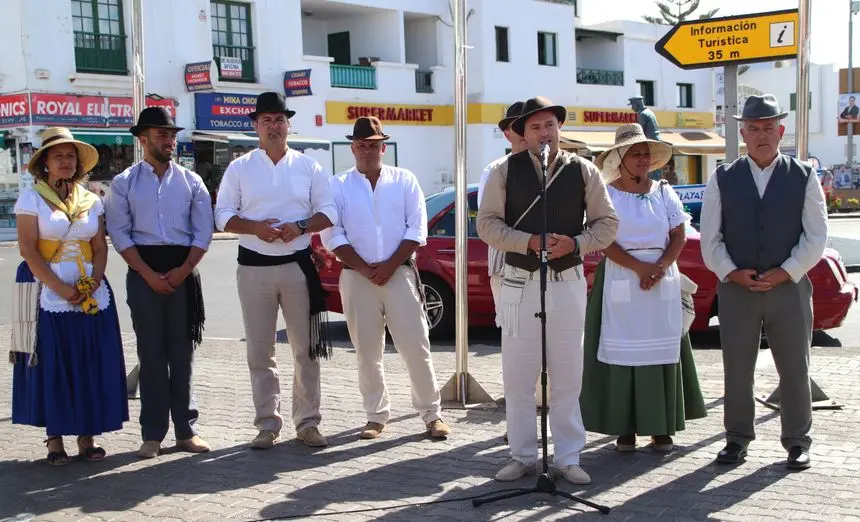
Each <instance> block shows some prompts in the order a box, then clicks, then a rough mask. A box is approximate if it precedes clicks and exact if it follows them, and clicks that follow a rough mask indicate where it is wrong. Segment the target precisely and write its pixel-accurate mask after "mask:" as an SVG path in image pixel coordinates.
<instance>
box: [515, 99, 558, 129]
mask: <svg viewBox="0 0 860 522" xmlns="http://www.w3.org/2000/svg"><path fill="white" fill-rule="evenodd" d="M542 111H551V112H552V113H553V114H555V117H556V118H558V122H559V124H560V125H561V124H563V123H564V122H565V120H567V109H566V108H564V106H562V105H555V104H554V103H553V102H552V101H550V100H549V99H547V98H544V97H543V96H538V97H537V98H530V99H528V100H526V102H525V103H524V104H523V112H522V114H521V115H520V116H519V117H518V118H517V119H515V120H514V122H513V123H512V124H511V128H512V129H513V130H514V132H516V133H517V134H519V135H520V136H522V135H523V131H525V128H526V120H528V119H529V117H530V116H532V115H534V114H537V113H539V112H542Z"/></svg>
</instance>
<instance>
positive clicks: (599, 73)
mask: <svg viewBox="0 0 860 522" xmlns="http://www.w3.org/2000/svg"><path fill="white" fill-rule="evenodd" d="M576 83H584V84H588V85H624V71H605V70H603V69H576Z"/></svg>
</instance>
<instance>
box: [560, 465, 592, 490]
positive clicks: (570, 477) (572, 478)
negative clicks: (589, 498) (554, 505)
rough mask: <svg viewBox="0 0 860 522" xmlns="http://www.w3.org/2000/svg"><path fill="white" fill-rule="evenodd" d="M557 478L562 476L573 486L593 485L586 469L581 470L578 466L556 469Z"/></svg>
mask: <svg viewBox="0 0 860 522" xmlns="http://www.w3.org/2000/svg"><path fill="white" fill-rule="evenodd" d="M556 476H560V477H561V478H563V479H564V480H566V481H568V482H570V483H571V484H576V485H578V486H582V485H585V484H591V477H590V476H589V475H588V473H586V472H585V470H584V469H582V468H580V467H579V466H577V465H576V464H571V465H570V466H565V467H563V468H558V469H556Z"/></svg>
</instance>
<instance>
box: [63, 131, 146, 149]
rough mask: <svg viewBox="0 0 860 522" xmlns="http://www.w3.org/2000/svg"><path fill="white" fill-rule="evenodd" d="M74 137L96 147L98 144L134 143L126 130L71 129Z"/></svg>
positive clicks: (132, 137)
mask: <svg viewBox="0 0 860 522" xmlns="http://www.w3.org/2000/svg"><path fill="white" fill-rule="evenodd" d="M72 134H73V135H74V136H75V138H77V139H79V140H81V141H83V142H85V143H89V144H90V145H93V146H96V147H98V146H99V145H134V136H132V135H131V133H129V132H128V131H96V130H92V131H91V130H85V131H78V130H73V131H72Z"/></svg>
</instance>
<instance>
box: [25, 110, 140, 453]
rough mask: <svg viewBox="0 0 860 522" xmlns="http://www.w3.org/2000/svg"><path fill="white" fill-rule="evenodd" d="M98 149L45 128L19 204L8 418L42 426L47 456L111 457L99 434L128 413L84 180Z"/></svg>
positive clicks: (97, 231)
mask: <svg viewBox="0 0 860 522" xmlns="http://www.w3.org/2000/svg"><path fill="white" fill-rule="evenodd" d="M96 163H98V152H96V149H95V148H94V147H92V146H91V145H89V144H86V143H83V142H80V141H77V140H75V139H74V137H73V136H72V134H71V132H69V130H68V129H65V128H62V127H53V128H49V129H46V130H45V131H44V134H43V135H42V147H41V148H40V149H39V150H37V151H36V153H35V154H33V157H32V160H31V161H30V163H29V167H28V170H29V171H30V173H31V174H32V175H33V177H34V179H35V180H36V183H35V184H34V186H33V188H31V189H26V190H23V191H21V194H20V195H19V197H18V201H17V203H16V204H15V214H16V216H17V223H18V243H19V245H20V250H21V256H22V257H23V258H24V262H22V263H21V265H20V266H19V267H18V273H17V276H16V279H15V281H16V284H15V285H14V290H13V307H12V308H13V317H12V325H13V332H12V353H11V359H12V361H13V363H14V376H13V392H12V422H13V423H15V424H26V425H30V426H38V427H43V428H45V431H46V432H47V436H48V437H47V440H46V444H47V446H48V463H49V464H52V465H55V466H61V465H64V464H66V463H68V461H69V457H68V454H67V453H66V451H65V448H64V446H63V438H62V437H63V436H64V435H77V446H78V453H79V455H80V456H81V457H82V458H84V459H85V460H89V461H98V460H102V459H104V457H105V454H106V453H105V450H104V449H103V448H101V447H99V446H98V445H97V444H96V442H95V440H94V438H93V437H94V436H95V435H100V434H102V433H105V432H109V431H116V430H119V429H121V428H122V425H123V422H125V421H127V420H128V402H127V400H126V390H125V363H124V361H123V353H122V339H121V337H120V330H119V320H118V318H117V312H116V302H115V297H114V294H113V292H112V291H111V289H110V285H109V284H108V282H107V280H106V279H104V272H105V265H106V264H107V253H108V248H107V242H106V240H105V234H104V218H103V214H104V208H103V206H102V202H101V200H100V199H99V198H98V196H96V195H95V194H93V193H92V192H89V191H88V190H86V189H85V188H84V187H83V185H81V181H82V180H84V178H85V175H86V173H87V172H89V171H90V170H92V168H93V167H94V166H95V165H96Z"/></svg>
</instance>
